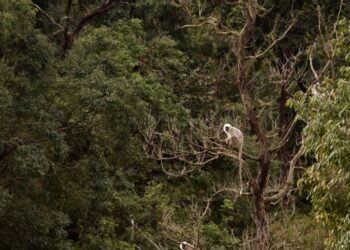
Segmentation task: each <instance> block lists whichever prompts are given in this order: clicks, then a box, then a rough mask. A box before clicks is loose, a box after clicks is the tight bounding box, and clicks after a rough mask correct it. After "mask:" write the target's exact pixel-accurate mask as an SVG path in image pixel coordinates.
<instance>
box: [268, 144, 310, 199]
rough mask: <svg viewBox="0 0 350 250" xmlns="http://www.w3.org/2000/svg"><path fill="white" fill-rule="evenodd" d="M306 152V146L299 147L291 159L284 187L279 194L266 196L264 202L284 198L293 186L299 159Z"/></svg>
mask: <svg viewBox="0 0 350 250" xmlns="http://www.w3.org/2000/svg"><path fill="white" fill-rule="evenodd" d="M304 153H305V147H304V146H301V147H300V148H299V151H298V152H297V153H296V154H295V155H294V157H293V158H292V160H291V161H290V164H289V165H290V167H289V172H288V177H287V181H286V183H285V185H284V187H283V188H282V189H281V190H280V191H279V192H278V193H277V194H275V195H273V196H270V197H264V202H266V203H271V202H276V201H278V200H280V199H282V198H283V197H284V196H285V195H286V194H287V193H288V192H289V190H290V189H291V188H292V187H293V182H294V169H295V166H296V164H297V162H298V160H299V159H300V157H302V156H303V155H304Z"/></svg>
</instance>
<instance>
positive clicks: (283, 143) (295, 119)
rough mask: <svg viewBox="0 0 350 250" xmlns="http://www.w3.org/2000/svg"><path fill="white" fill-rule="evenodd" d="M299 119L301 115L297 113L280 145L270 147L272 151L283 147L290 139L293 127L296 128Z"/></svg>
mask: <svg viewBox="0 0 350 250" xmlns="http://www.w3.org/2000/svg"><path fill="white" fill-rule="evenodd" d="M298 120H299V116H298V115H296V116H295V117H294V120H293V122H292V123H291V124H290V126H289V128H288V130H287V132H286V133H285V134H284V136H283V138H282V140H281V141H280V142H279V143H278V145H277V146H276V147H273V148H271V149H269V151H270V152H274V151H276V150H279V149H280V148H281V147H283V146H284V145H285V144H286V143H287V142H288V140H289V136H290V135H291V133H292V131H293V129H294V128H295V125H296V124H297V121H298Z"/></svg>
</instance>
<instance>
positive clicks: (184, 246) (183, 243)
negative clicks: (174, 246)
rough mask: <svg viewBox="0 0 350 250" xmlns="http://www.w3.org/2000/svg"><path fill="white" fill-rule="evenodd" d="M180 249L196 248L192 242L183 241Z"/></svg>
mask: <svg viewBox="0 0 350 250" xmlns="http://www.w3.org/2000/svg"><path fill="white" fill-rule="evenodd" d="M180 249H181V250H194V246H192V245H191V244H189V243H187V242H186V241H183V242H181V243H180Z"/></svg>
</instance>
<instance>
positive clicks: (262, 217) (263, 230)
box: [254, 195, 270, 250]
mask: <svg viewBox="0 0 350 250" xmlns="http://www.w3.org/2000/svg"><path fill="white" fill-rule="evenodd" d="M254 199H255V204H254V205H255V209H254V213H255V214H254V217H255V218H254V222H255V227H256V229H255V230H256V245H255V246H254V247H255V249H256V250H267V249H269V236H270V233H269V227H268V221H267V216H266V210H265V204H264V200H263V197H262V195H256V196H255V197H254Z"/></svg>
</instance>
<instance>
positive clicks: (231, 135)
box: [223, 123, 243, 195]
mask: <svg viewBox="0 0 350 250" xmlns="http://www.w3.org/2000/svg"><path fill="white" fill-rule="evenodd" d="M223 130H224V132H225V134H226V135H227V138H226V143H228V144H229V145H230V146H234V147H236V148H237V149H238V159H239V182H240V191H239V193H240V195H241V194H242V192H243V180H242V166H243V160H242V153H243V133H242V131H241V130H239V129H238V128H235V127H233V126H232V125H231V124H229V123H226V124H225V125H224V128H223Z"/></svg>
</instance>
